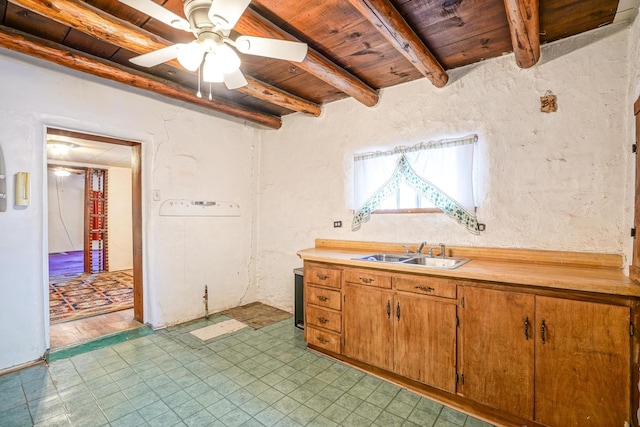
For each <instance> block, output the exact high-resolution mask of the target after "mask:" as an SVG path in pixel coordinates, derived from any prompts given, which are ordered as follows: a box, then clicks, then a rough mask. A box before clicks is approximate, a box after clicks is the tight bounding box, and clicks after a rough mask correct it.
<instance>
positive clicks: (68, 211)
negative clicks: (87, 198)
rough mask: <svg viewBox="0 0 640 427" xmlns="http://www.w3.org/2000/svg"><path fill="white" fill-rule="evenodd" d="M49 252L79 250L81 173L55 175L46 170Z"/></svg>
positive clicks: (80, 242) (81, 223)
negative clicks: (62, 175) (64, 175)
mask: <svg viewBox="0 0 640 427" xmlns="http://www.w3.org/2000/svg"><path fill="white" fill-rule="evenodd" d="M47 195H48V203H47V217H48V218H49V220H48V230H49V233H48V237H49V253H56V252H65V251H81V250H82V248H83V243H82V239H83V238H84V237H83V235H84V234H83V233H84V230H83V228H84V227H83V224H84V175H78V174H71V175H69V176H66V177H63V178H58V177H56V176H55V175H54V174H53V171H51V170H47Z"/></svg>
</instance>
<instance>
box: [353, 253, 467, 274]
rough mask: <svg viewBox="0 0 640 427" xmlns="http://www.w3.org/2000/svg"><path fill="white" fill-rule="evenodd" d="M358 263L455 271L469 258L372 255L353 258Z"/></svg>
mask: <svg viewBox="0 0 640 427" xmlns="http://www.w3.org/2000/svg"><path fill="white" fill-rule="evenodd" d="M353 259H354V260H357V261H371V262H382V263H397V264H407V265H420V266H423V267H429V268H443V269H447V270H453V269H455V268H458V267H460V266H461V265H462V264H464V263H466V262H467V261H469V258H441V257H429V256H427V255H420V254H418V255H413V254H412V255H400V254H372V255H367V256H363V257H358V258H353Z"/></svg>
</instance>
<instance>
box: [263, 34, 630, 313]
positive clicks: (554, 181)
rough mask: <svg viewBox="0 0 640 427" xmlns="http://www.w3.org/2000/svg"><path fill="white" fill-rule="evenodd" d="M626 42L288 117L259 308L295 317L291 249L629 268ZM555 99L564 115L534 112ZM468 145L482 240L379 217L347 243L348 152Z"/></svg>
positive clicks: (267, 196)
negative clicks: (501, 253)
mask: <svg viewBox="0 0 640 427" xmlns="http://www.w3.org/2000/svg"><path fill="white" fill-rule="evenodd" d="M603 36H604V39H603V40H600V41H598V40H597V39H598V38H599V37H603ZM629 36H630V34H629V31H628V29H621V28H620V27H615V28H609V29H602V30H599V32H593V33H589V34H585V35H583V36H579V37H575V38H572V39H570V40H566V41H563V42H558V43H555V44H552V45H548V46H544V47H543V48H542V60H541V61H540V63H539V64H538V65H536V66H535V67H533V68H532V69H527V70H523V69H519V68H518V67H517V66H516V64H515V61H514V58H513V55H507V56H503V57H501V58H497V59H493V60H489V61H486V62H483V63H480V64H476V65H473V66H468V67H465V68H462V69H456V70H452V71H450V82H449V83H448V84H447V86H446V87H445V88H442V89H438V88H435V87H434V86H432V85H431V84H429V82H428V81H427V80H426V79H422V80H419V81H415V82H412V83H408V84H404V85H401V86H397V87H393V88H390V89H387V90H384V91H383V92H382V94H381V100H380V103H379V104H378V105H377V106H376V107H374V108H366V107H364V106H362V105H360V104H358V103H357V102H356V101H354V100H352V99H349V100H344V101H340V102H336V103H333V104H330V105H328V106H325V109H324V113H323V115H322V116H321V117H320V118H318V119H314V120H310V119H309V118H307V117H303V116H301V115H294V116H290V117H287V118H286V120H285V121H284V124H283V127H282V129H281V130H280V131H279V132H277V133H265V134H264V135H263V138H262V152H263V155H262V157H261V173H260V185H259V188H260V191H259V196H260V197H259V212H260V216H259V225H258V229H259V245H258V253H259V254H260V259H259V263H258V274H257V283H258V284H259V289H258V298H259V299H260V300H262V301H267V302H269V303H271V304H274V305H276V306H278V307H281V308H284V309H287V310H291V309H292V300H293V274H292V271H291V270H292V269H293V268H295V267H299V266H300V265H301V264H302V262H301V260H300V259H298V257H297V256H296V251H298V250H300V249H303V248H308V247H312V246H313V245H314V239H316V238H319V237H321V238H335V239H346V240H366V241H390V242H411V243H419V242H420V241H425V240H426V241H428V242H430V243H438V242H443V243H445V244H449V245H477V246H494V247H522V248H537V249H556V250H573V251H593V252H611V253H624V254H625V255H627V256H628V255H629V253H627V252H628V247H629V245H628V241H629V237H628V233H629V227H630V226H631V225H630V222H629V219H630V215H629V214H630V212H631V209H630V205H629V203H630V200H628V198H627V197H626V191H627V188H628V185H629V182H628V175H627V173H628V170H629V169H630V165H631V156H630V150H629V145H630V141H629V132H628V130H629V126H630V125H629V106H628V105H627V103H626V102H625V101H626V99H627V91H628V81H629V64H628V56H627V53H628V43H629V40H628V38H629ZM548 90H550V91H552V92H553V93H554V94H555V95H557V97H558V111H557V112H556V113H551V114H545V113H541V112H540V97H541V96H543V95H544V94H545V92H546V91H548ZM469 133H478V135H479V143H478V150H477V153H478V156H477V157H476V160H477V162H476V163H477V166H478V170H479V172H478V179H479V183H480V187H481V192H480V194H479V195H478V196H479V201H480V204H479V209H478V218H479V220H480V222H482V223H486V226H487V230H486V231H485V232H484V233H482V234H481V235H480V236H474V235H472V234H470V233H468V232H467V231H466V230H465V229H464V228H463V227H461V226H460V225H458V224H457V223H456V222H455V221H453V220H452V219H450V218H449V217H447V216H445V215H444V214H427V215H425V214H422V215H417V214H416V215H373V216H372V219H371V221H370V222H368V223H366V224H364V225H363V226H362V228H361V230H360V231H357V232H352V231H351V229H350V224H351V217H352V214H351V211H350V209H351V207H352V206H351V191H352V190H351V185H352V180H351V174H352V162H353V160H352V158H353V157H352V156H353V154H354V153H358V152H364V151H370V150H373V149H380V148H386V147H394V146H396V145H409V144H412V143H416V142H419V141H429V140H435V139H440V138H443V137H452V136H460V135H466V134H469ZM334 220H342V222H343V224H344V226H343V228H341V229H334V228H333V221H334Z"/></svg>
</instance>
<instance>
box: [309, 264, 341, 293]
mask: <svg viewBox="0 0 640 427" xmlns="http://www.w3.org/2000/svg"><path fill="white" fill-rule="evenodd" d="M340 273H341V271H340V270H338V269H335V268H328V267H322V266H319V265H305V266H304V280H305V282H307V283H309V284H312V285H318V286H326V287H329V288H337V289H340V286H341V283H340V282H341V280H340V279H341V276H340Z"/></svg>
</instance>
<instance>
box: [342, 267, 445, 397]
mask: <svg viewBox="0 0 640 427" xmlns="http://www.w3.org/2000/svg"><path fill="white" fill-rule="evenodd" d="M359 273H360V274H358V276H357V278H358V280H361V279H364V280H365V282H364V283H367V284H368V285H363V284H357V283H350V282H346V283H345V285H344V347H343V353H344V355H345V356H348V357H350V358H353V359H356V360H359V361H361V362H365V363H368V364H370V365H372V366H376V367H378V368H382V369H386V370H388V371H391V372H395V373H397V374H399V375H402V376H404V377H407V378H411V379H413V380H417V381H420V382H422V383H424V384H428V385H431V386H433V387H437V388H440V389H443V390H446V391H449V392H455V375H456V300H455V299H452V300H444V299H440V298H432V297H425V296H421V295H415V294H413V293H409V292H393V291H392V290H391V289H389V288H390V287H391V280H389V281H384V283H385V286H387V284H388V286H389V288H386V289H385V288H378V287H376V286H373V285H371V283H375V282H369V281H368V279H370V277H369V275H367V274H366V273H364V272H362V271H360V272H359ZM378 276H379V275H378ZM345 277H347V275H346V274H345ZM405 278H406V277H405ZM393 279H394V280H395V279H396V278H395V277H394V278H393ZM381 282H383V281H381V280H379V279H378V283H381ZM412 285H415V286H417V289H418V291H420V289H421V288H423V289H433V286H430V284H429V281H428V280H424V279H422V280H417V281H415V283H412ZM411 289H414V287H412V288H411ZM454 295H455V287H454Z"/></svg>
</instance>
